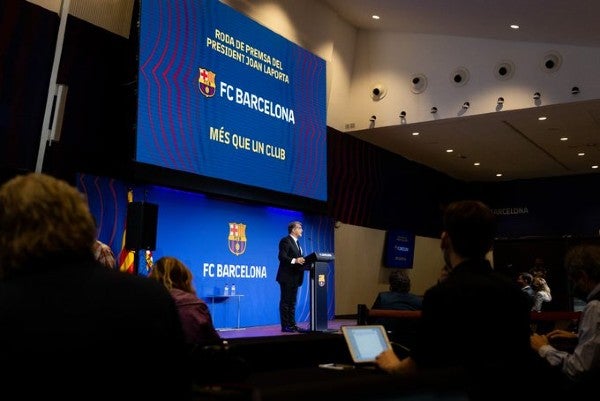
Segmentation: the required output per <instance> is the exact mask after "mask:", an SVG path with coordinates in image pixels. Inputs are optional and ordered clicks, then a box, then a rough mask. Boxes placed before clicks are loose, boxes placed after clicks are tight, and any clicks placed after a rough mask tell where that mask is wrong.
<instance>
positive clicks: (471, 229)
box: [442, 200, 496, 263]
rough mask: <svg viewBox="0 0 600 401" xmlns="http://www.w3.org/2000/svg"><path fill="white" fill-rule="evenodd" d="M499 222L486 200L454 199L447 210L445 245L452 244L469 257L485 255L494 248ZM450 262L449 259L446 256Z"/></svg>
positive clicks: (445, 217)
mask: <svg viewBox="0 0 600 401" xmlns="http://www.w3.org/2000/svg"><path fill="white" fill-rule="evenodd" d="M495 232H496V222H495V217H494V214H493V213H492V211H491V210H490V209H489V208H488V207H487V206H486V205H485V204H484V203H482V202H479V201H472V200H465V201H457V202H452V203H450V204H449V205H448V207H447V208H446V210H445V212H444V233H443V234H442V248H443V249H444V251H445V252H446V251H448V250H449V249H450V246H451V247H452V250H453V251H454V253H456V254H457V255H459V256H461V257H463V258H465V259H484V258H485V256H486V254H487V253H488V252H489V251H490V250H491V249H492V245H493V244H494V237H495ZM446 262H447V263H448V260H446Z"/></svg>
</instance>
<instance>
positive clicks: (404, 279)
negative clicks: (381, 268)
mask: <svg viewBox="0 0 600 401" xmlns="http://www.w3.org/2000/svg"><path fill="white" fill-rule="evenodd" d="M389 281H390V291H394V292H409V291H410V277H408V274H407V273H406V271H404V270H394V271H393V272H392V273H391V274H390V278H389Z"/></svg>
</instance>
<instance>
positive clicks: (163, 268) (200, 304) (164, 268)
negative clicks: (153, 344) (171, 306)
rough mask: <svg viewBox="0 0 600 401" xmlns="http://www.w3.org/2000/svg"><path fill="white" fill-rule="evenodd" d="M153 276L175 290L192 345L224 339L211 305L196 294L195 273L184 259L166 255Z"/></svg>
mask: <svg viewBox="0 0 600 401" xmlns="http://www.w3.org/2000/svg"><path fill="white" fill-rule="evenodd" d="M149 277H150V278H153V279H155V280H158V281H159V282H160V283H162V284H163V285H164V286H165V287H166V288H167V289H168V290H169V292H170V293H171V296H172V297H173V299H174V300H175V304H176V305H177V309H178V310H179V318H180V319H181V324H182V327H183V333H184V335H185V338H186V342H187V343H188V345H189V346H190V348H193V347H194V346H197V345H207V344H216V343H219V342H220V340H221V337H220V336H219V333H218V332H217V330H215V326H214V325H213V320H212V316H211V314H210V310H209V309H208V305H206V303H205V302H204V301H203V300H202V299H200V298H199V297H198V296H197V295H196V290H195V289H194V286H193V284H192V272H191V271H190V269H189V268H188V267H187V266H186V265H185V264H183V262H182V261H180V260H179V259H177V258H174V257H171V256H163V257H162V258H160V259H158V260H157V261H156V263H155V264H154V266H152V270H151V271H150V274H149Z"/></svg>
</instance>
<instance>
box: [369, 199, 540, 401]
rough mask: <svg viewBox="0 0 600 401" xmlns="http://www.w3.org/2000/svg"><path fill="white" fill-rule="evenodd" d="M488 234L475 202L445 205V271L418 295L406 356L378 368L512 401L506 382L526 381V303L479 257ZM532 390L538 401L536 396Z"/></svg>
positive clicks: (491, 222) (488, 220) (387, 356)
mask: <svg viewBox="0 0 600 401" xmlns="http://www.w3.org/2000/svg"><path fill="white" fill-rule="evenodd" d="M494 235H495V217H494V214H493V213H492V211H491V210H490V209H489V208H488V207H487V206H486V205H485V204H483V203H482V202H479V201H471V200H466V201H458V202H453V203H451V204H449V205H448V206H447V208H446V210H445V212H444V216H443V232H442V235H441V250H442V252H443V256H444V260H445V262H446V263H447V264H448V266H450V267H451V271H450V273H449V274H448V277H447V278H446V279H445V280H443V281H441V282H439V283H438V284H436V285H435V286H433V287H431V288H430V289H429V290H427V291H426V292H425V294H424V297H423V309H422V317H421V321H420V326H419V331H418V336H417V340H416V343H415V347H414V349H412V351H411V352H410V356H408V357H407V358H404V359H399V358H398V357H397V356H396V355H395V354H394V352H393V351H389V350H388V351H384V352H383V353H381V354H380V355H379V356H378V357H377V358H376V364H377V365H378V366H379V367H380V368H381V369H383V370H384V371H387V372H389V373H394V374H398V375H403V376H407V375H417V374H418V375H421V378H423V379H425V380H431V383H433V384H439V383H440V382H443V383H444V385H448V383H452V384H453V385H459V387H460V388H462V389H463V390H464V391H465V392H466V394H467V395H468V397H469V399H470V400H471V401H477V400H486V401H490V400H503V401H504V400H507V399H511V398H514V396H515V392H514V391H515V390H514V385H513V386H511V385H510V384H514V383H522V382H529V383H530V382H532V377H534V375H535V373H532V369H531V366H532V363H533V361H534V359H535V355H534V353H533V352H532V350H531V348H530V347H529V333H530V326H529V301H528V299H527V297H526V295H525V294H524V293H523V292H522V291H521V290H520V289H519V288H518V286H517V285H516V284H515V283H514V281H513V280H511V279H509V278H508V277H505V276H502V275H500V274H498V273H496V272H494V270H493V268H492V266H491V264H490V262H489V261H488V260H487V259H486V255H487V254H488V252H489V251H490V250H491V249H492V245H493V243H494ZM438 380H439V381H438ZM533 382H534V383H535V382H537V381H535V380H533ZM533 387H536V390H535V392H536V393H537V394H538V395H537V397H536V398H539V392H540V390H539V389H537V386H533ZM526 391H527V389H526Z"/></svg>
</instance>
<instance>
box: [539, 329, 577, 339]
mask: <svg viewBox="0 0 600 401" xmlns="http://www.w3.org/2000/svg"><path fill="white" fill-rule="evenodd" d="M546 337H548V340H550V341H551V340H573V339H576V338H577V334H576V333H571V332H570V331H566V330H552V331H551V332H550V333H548V334H546Z"/></svg>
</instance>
